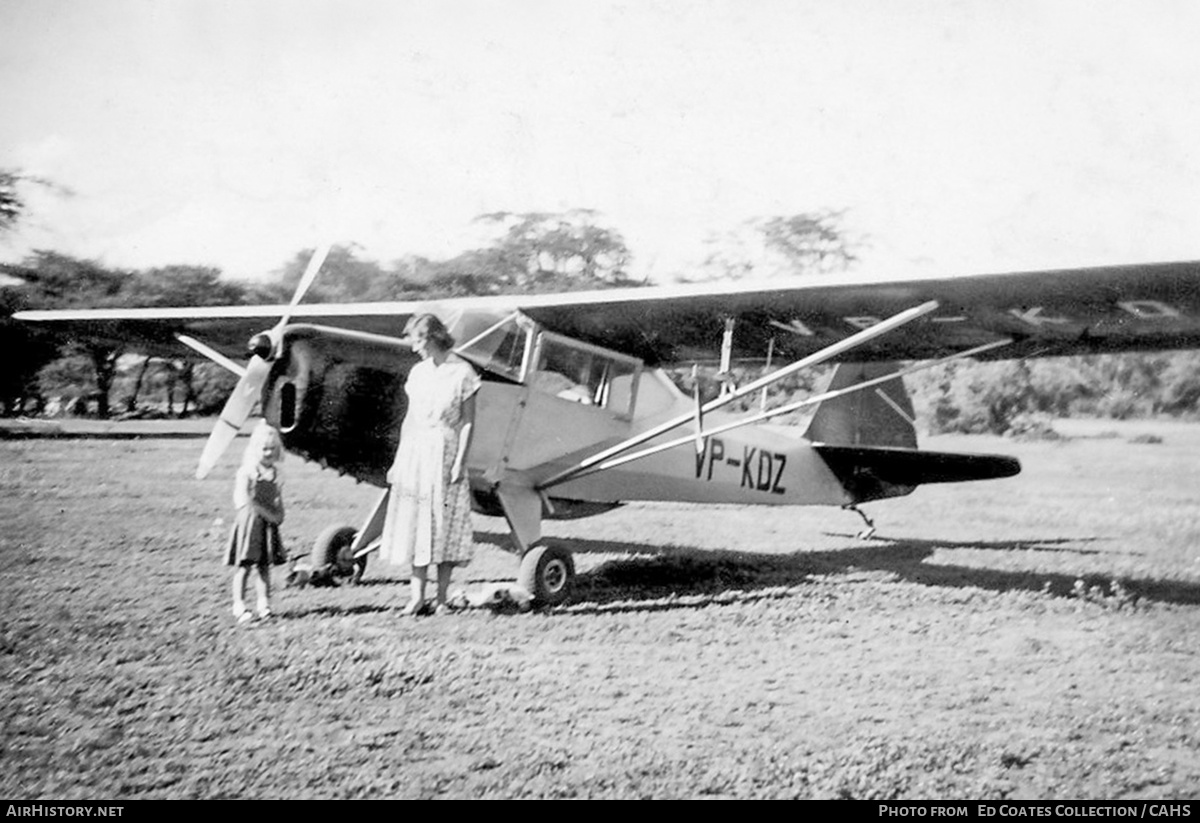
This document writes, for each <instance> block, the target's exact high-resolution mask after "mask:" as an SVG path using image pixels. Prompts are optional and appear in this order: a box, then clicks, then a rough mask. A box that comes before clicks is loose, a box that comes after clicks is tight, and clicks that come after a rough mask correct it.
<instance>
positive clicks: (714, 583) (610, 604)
mask: <svg viewBox="0 0 1200 823" xmlns="http://www.w3.org/2000/svg"><path fill="white" fill-rule="evenodd" d="M832 536H836V537H841V536H843V535H832ZM844 536H845V537H846V538H847V539H848V540H849V539H853V538H852V537H851V536H850V535H844ZM476 539H477V540H478V541H479V542H483V543H489V544H494V545H503V544H504V543H505V541H507V539H508V536H507V535H501V534H489V533H479V534H477V536H476ZM558 540H559V542H561V543H562V544H563V545H564V546H568V547H569V548H570V549H571V550H572V551H573V552H575V553H576V554H577V555H579V554H595V553H601V554H618V555H632V556H629V557H622V558H619V559H614V560H609V561H606V562H604V563H601V564H600V565H599V566H597V567H596V568H594V569H592V570H590V571H587V572H583V573H581V574H579V575H578V577H577V578H576V581H575V591H574V594H573V596H572V598H571V601H570V604H569V605H568V609H569V610H570V611H572V612H584V613H588V612H592V611H624V610H632V611H658V610H665V609H679V608H702V607H704V606H709V605H713V604H718V603H724V602H738V601H742V600H750V599H762V598H774V597H781V596H788V595H789V594H790V595H795V594H796V592H795V591H792V590H791V589H792V588H793V587H796V586H800V585H803V584H804V583H806V582H809V581H811V580H812V579H814V578H817V577H824V576H828V575H838V574H847V573H854V572H857V573H863V572H872V571H874V572H886V573H890V574H892V575H895V577H896V578H898V579H900V580H904V581H907V582H910V583H917V584H920V585H923V586H937V587H946V588H978V589H984V590H987V591H997V592H1007V591H1030V592H1038V593H1042V594H1045V595H1048V596H1050V597H1059V598H1085V599H1099V600H1102V601H1103V602H1105V603H1106V604H1109V605H1113V606H1118V605H1123V604H1124V605H1129V604H1132V603H1135V602H1137V601H1151V602H1156V603H1174V604H1182V605H1200V584H1197V583H1191V582H1187V581H1178V580H1158V579H1154V578H1129V577H1125V576H1123V575H1105V574H1100V573H1094V572H1091V573H1085V574H1070V573H1064V572H1041V571H1022V570H1000V569H986V568H979V567H971V566H958V565H950V564H945V563H940V562H939V563H928V562H926V561H927V560H929V558H931V557H932V556H933V554H934V552H935V551H936V550H937V549H939V548H941V549H971V550H985V551H1010V552H1015V551H1022V552H1028V551H1038V552H1042V551H1045V552H1070V553H1074V554H1080V555H1095V554H1102V553H1107V552H1101V551H1098V550H1095V549H1085V548H1078V546H1079V544H1080V543H1092V542H1099V541H1101V540H1103V538H1095V537H1093V538H1047V539H1031V540H997V541H971V542H965V543H964V542H957V541H949V540H941V541H933V540H920V539H912V538H897V539H889V538H886V537H878V536H877V537H875V538H874V539H872V540H870V541H866V542H863V543H861V544H859V545H857V546H854V547H851V548H845V549H834V550H828V551H815V552H794V553H791V554H764V553H754V552H745V551H736V552H735V551H712V550H707V549H700V548H695V547H687V546H673V545H658V544H654V543H637V542H625V541H615V540H585V539H570V540H568V539H561V538H560V539H558ZM552 542H554V541H552ZM1114 581H1115V582H1117V583H1118V584H1119V587H1120V588H1119V589H1114V588H1113V583H1114Z"/></svg>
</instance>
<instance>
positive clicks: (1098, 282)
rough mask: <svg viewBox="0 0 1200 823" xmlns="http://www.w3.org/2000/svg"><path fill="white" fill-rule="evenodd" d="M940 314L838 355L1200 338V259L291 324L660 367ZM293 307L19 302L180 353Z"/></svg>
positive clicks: (749, 355)
mask: <svg viewBox="0 0 1200 823" xmlns="http://www.w3.org/2000/svg"><path fill="white" fill-rule="evenodd" d="M929 301H936V302H937V304H938V309H937V311H935V312H933V313H932V314H929V315H928V316H926V317H923V318H921V319H920V320H918V321H916V322H913V323H909V324H907V325H905V326H904V327H903V328H901V329H898V330H896V331H894V332H889V333H888V334H886V335H882V336H880V337H879V338H878V339H875V340H872V341H870V342H869V343H866V344H864V345H862V346H860V347H857V348H855V349H854V350H853V351H852V352H850V353H848V354H846V355H844V356H842V357H840V358H837V359H843V360H852V361H859V362H861V361H871V360H920V359H931V358H937V357H943V356H946V355H949V354H952V353H954V352H959V351H963V350H966V349H971V348H974V347H976V346H980V345H983V344H988V343H992V342H995V341H999V340H1011V341H1012V342H1011V344H1010V345H1005V346H1003V347H1002V348H999V349H996V350H994V351H991V352H989V353H988V354H987V355H986V357H989V358H997V359H999V358H1016V357H1039V356H1055V355H1068V354H1093V353H1101V352H1116V351H1131V350H1155V349H1179V348H1200V262H1181V263H1156V264H1143V265H1126V266H1107V267H1100V268H1088V269H1065V270H1058V271H1041V272H1019V273H1012V274H984V275H971V276H963V277H939V278H927V279H918V280H895V279H870V278H866V277H862V276H851V275H845V276H837V277H825V276H820V277H811V278H804V279H796V280H791V281H788V282H786V283H785V282H783V281H772V282H770V283H768V284H766V285H762V284H759V285H751V284H746V283H739V282H731V283H721V284H692V285H685V286H663V287H651V288H644V289H611V290H603V291H593V292H570V293H565V294H545V295H502V296H490V297H470V298H457V299H450V300H441V301H431V302H402V303H370V304H365V303H360V304H314V305H299V306H296V307H294V308H293V309H291V310H290V317H291V319H292V320H294V321H297V322H301V323H307V324H313V325H318V326H327V327H332V328H341V329H350V330H355V331H360V332H366V333H369V334H374V335H380V336H386V337H398V336H400V334H401V332H402V330H403V328H404V324H405V322H406V321H407V319H408V318H409V317H411V316H412V315H413V314H415V313H419V312H425V311H431V312H433V313H435V314H438V315H439V316H440V317H442V319H443V320H445V321H447V325H449V326H450V327H451V328H452V329H455V330H457V331H458V333H459V338H460V342H462V341H463V340H465V339H469V338H470V337H471V336H473V334H476V333H478V332H480V331H482V330H484V329H487V328H488V327H489V326H491V325H492V324H493V323H496V322H498V321H500V320H502V319H503V318H504V317H505V316H506V315H508V314H510V313H511V312H514V311H520V312H522V313H524V314H525V315H526V316H528V317H529V318H531V319H532V320H534V321H536V322H538V323H540V324H542V325H543V326H544V327H545V328H547V329H550V330H552V331H554V332H557V333H559V334H563V335H568V336H570V337H574V338H577V339H580V340H583V341H586V342H589V343H594V344H596V345H600V346H604V347H606V348H608V349H614V350H617V351H621V352H624V353H626V354H629V355H632V356H635V357H640V358H642V359H643V360H644V361H646V363H648V364H650V365H657V364H665V363H678V362H689V361H696V360H712V359H716V358H717V357H719V356H720V354H721V350H722V340H723V335H724V333H725V330H726V321H727V320H730V319H732V320H733V321H734V323H735V327H734V330H733V334H732V349H731V353H732V355H733V356H734V357H735V358H739V359H760V358H763V357H765V356H766V354H767V352H768V350H770V351H772V352H773V354H774V356H775V357H777V358H788V359H797V358H800V357H803V356H805V355H808V354H811V353H813V352H816V351H819V350H821V349H823V348H825V347H827V346H829V345H831V344H833V343H836V342H837V341H839V340H844V339H845V338H847V337H849V336H850V335H852V334H854V333H855V332H857V331H860V330H862V329H863V328H867V327H869V326H871V325H874V324H876V323H878V322H879V321H880V320H881V319H883V318H886V317H890V316H892V315H895V314H897V313H899V312H902V311H904V310H906V309H909V308H912V307H914V306H917V305H921V304H924V303H927V302H929ZM284 311H285V307H283V306H232V307H212V308H193V309H182V308H181V309H113V310H95V311H51V312H22V313H20V314H18V315H17V317H18V319H22V320H30V321H42V322H53V323H54V324H55V325H57V326H58V327H59V328H62V329H63V330H64V331H66V332H68V333H70V334H74V335H81V336H86V337H89V338H92V339H110V340H113V341H114V342H117V341H120V342H125V343H129V342H131V341H132V342H134V343H135V345H136V344H142V345H143V346H145V347H148V348H150V349H152V350H154V351H161V350H162V349H163V348H165V347H170V348H172V349H175V350H181V349H180V348H179V346H180V344H179V343H178V342H177V341H176V338H175V336H176V335H177V334H180V333H182V334H187V335H190V336H192V337H195V338H197V339H200V340H202V341H204V342H205V343H207V344H208V345H210V346H212V347H214V348H216V349H218V350H219V351H222V352H224V353H226V354H229V355H240V354H242V353H243V352H244V350H245V345H246V341H247V340H248V339H249V338H250V337H251V336H252V335H253V334H255V333H257V332H260V331H262V330H263V329H265V328H267V327H270V326H271V325H272V324H273V323H275V322H276V321H277V319H278V318H279V317H280V316H281V315H282V314H283V313H284Z"/></svg>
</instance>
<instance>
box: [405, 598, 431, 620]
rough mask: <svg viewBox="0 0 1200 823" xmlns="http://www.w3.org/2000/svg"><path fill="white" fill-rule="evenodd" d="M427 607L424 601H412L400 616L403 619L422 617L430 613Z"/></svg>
mask: <svg viewBox="0 0 1200 823" xmlns="http://www.w3.org/2000/svg"><path fill="white" fill-rule="evenodd" d="M426 605H427V604H426V603H425V601H424V600H410V601H408V605H407V606H405V607H404V608H403V609H401V610H400V616H401V617H420V616H421V615H423V614H427V613H428V609H426Z"/></svg>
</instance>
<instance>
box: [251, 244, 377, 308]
mask: <svg viewBox="0 0 1200 823" xmlns="http://www.w3.org/2000/svg"><path fill="white" fill-rule="evenodd" d="M313 251H314V250H313V249H303V250H301V251H299V252H297V253H296V254H295V255H294V256H293V257H292V259H291V260H289V261H288V262H287V263H285V264H284V266H283V268H282V269H281V270H280V272H279V278H278V280H276V281H274V282H271V283H266V284H261V285H260V286H258V288H257V290H256V294H255V296H256V297H258V298H259V299H261V300H264V301H269V302H275V303H286V302H288V301H290V300H291V299H292V295H293V294H294V293H295V291H296V286H297V285H299V283H300V278H301V277H303V276H304V271H305V269H307V268H308V262H309V260H310V259H312V255H313ZM395 280H396V275H395V274H394V273H392V272H389V271H387V270H385V269H384V268H383V267H381V266H380V265H379V264H378V263H376V262H375V261H373V260H362V259H360V258H359V257H358V256H357V255H356V254H355V246H354V245H353V244H351V245H337V246H333V247H332V248H331V249H330V250H329V254H328V256H326V258H325V262H324V263H323V264H322V265H321V274H320V276H319V277H318V278H317V279H316V281H315V282H314V283H313V284H312V286H311V287H310V288H309V290H308V293H307V294H306V295H305V298H304V299H305V302H309V303H360V302H370V301H374V300H387V299H394V297H393V295H394V294H395V293H396V292H397V288H396V286H397V285H398V284H397V283H396V282H395Z"/></svg>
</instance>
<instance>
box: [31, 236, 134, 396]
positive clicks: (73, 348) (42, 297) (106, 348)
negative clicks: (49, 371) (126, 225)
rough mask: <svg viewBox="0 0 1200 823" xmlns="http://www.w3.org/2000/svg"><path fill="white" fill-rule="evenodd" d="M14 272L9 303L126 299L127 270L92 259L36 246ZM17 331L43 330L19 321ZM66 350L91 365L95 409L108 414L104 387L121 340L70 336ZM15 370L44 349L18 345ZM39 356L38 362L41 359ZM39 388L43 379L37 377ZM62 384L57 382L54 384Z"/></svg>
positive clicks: (57, 305)
mask: <svg viewBox="0 0 1200 823" xmlns="http://www.w3.org/2000/svg"><path fill="white" fill-rule="evenodd" d="M15 269H16V270H19V274H18V276H19V277H20V279H21V280H22V281H24V284H23V285H22V286H20V287H17V288H16V293H17V295H18V297H17V301H16V302H17V304H18V305H15V306H14V307H13V308H14V310H15V309H18V308H53V309H70V308H96V307H108V306H122V305H126V300H127V295H128V293H129V287H130V284H131V283H132V278H133V276H132V274H131V273H130V272H127V271H123V270H118V269H107V268H104V267H103V266H101V265H100V264H98V263H96V262H94V261H91V260H79V259H76V258H73V257H68V256H67V255H63V254H58V253H56V252H49V251H38V252H35V253H34V254H33V255H32V256H30V257H29V258H27V259H26V260H25V261H23V262H22V264H21V266H19V267H15ZM20 328H21V329H22V331H19V332H17V334H19V335H20V334H27V335H29V336H30V338H29V339H30V340H35V339H38V337H39V335H41V334H44V332H39V331H37V330H32V329H27V328H25V327H24V326H22V327H20ZM66 345H67V346H68V350H69V352H70V353H72V354H78V355H82V356H83V357H85V358H86V359H87V360H88V361H90V362H91V363H92V367H93V369H94V375H93V381H92V383H91V386H92V391H93V397H94V399H95V401H96V409H97V414H99V415H100V416H101V417H107V416H108V412H109V405H108V403H109V401H108V397H109V390H110V389H111V387H112V381H113V378H114V376H115V374H116V365H117V358H118V357H119V356H120V355H121V353H122V352H123V351H124V348H125V346H124V344H123V343H119V342H111V341H97V340H85V339H79V340H70V341H67V344H66ZM18 351H20V354H19V356H18V357H17V358H15V359H16V360H17V361H19V363H18V365H17V366H16V370H17V371H18V372H22V373H23V372H26V371H27V370H28V369H29V368H30V367H31V365H33V363H34V362H35V358H37V357H39V356H44V349H40V348H38V347H31V348H30V350H28V351H27V350H25V349H19V350H18ZM44 362H45V361H44V360H43V361H42V363H41V364H39V365H44ZM38 385H39V386H40V387H41V388H42V389H43V390H44V389H45V388H46V387H47V385H48V383H47V381H45V380H39V383H38ZM59 388H61V387H59Z"/></svg>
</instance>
